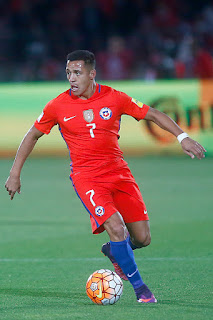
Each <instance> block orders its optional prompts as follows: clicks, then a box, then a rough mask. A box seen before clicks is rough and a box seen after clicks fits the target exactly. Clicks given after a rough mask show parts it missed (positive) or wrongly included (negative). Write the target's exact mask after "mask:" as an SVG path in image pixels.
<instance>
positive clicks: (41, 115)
mask: <svg viewBox="0 0 213 320" xmlns="http://www.w3.org/2000/svg"><path fill="white" fill-rule="evenodd" d="M43 115H44V112H43V111H42V113H41V114H40V116H39V117H38V119H37V121H38V122H40V121H41V118H42V117H43Z"/></svg>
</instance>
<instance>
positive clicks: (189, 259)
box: [0, 257, 213, 263]
mask: <svg viewBox="0 0 213 320" xmlns="http://www.w3.org/2000/svg"><path fill="white" fill-rule="evenodd" d="M212 258H213V257H150V258H148V257H147V258H142V257H136V261H202V260H205V261H206V260H212ZM104 260H106V258H95V257H91V258H0V262H32V263H34V262H38V263H42V262H78V261H104Z"/></svg>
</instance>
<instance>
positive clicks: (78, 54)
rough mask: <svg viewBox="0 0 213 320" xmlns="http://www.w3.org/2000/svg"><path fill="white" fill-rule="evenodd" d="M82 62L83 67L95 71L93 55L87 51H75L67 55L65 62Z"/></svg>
mask: <svg viewBox="0 0 213 320" xmlns="http://www.w3.org/2000/svg"><path fill="white" fill-rule="evenodd" d="M68 60H70V61H76V60H83V61H84V63H85V65H89V66H91V67H92V69H95V64H96V62H95V55H94V53H92V52H90V51H88V50H75V51H73V52H71V53H69V54H68V55H67V61H68Z"/></svg>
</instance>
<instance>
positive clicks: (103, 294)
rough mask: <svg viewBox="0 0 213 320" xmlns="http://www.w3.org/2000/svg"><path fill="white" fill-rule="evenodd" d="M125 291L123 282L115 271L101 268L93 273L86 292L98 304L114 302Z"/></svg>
mask: <svg viewBox="0 0 213 320" xmlns="http://www.w3.org/2000/svg"><path fill="white" fill-rule="evenodd" d="M122 292H123V282H122V280H121V278H120V277H119V276H118V275H117V274H116V273H115V272H113V271H110V270H108V269H100V270H97V271H95V272H93V274H91V275H90V276H89V278H88V280H87V283H86V293H87V295H88V297H89V298H90V299H91V300H92V302H94V303H96V304H102V305H107V304H114V303H115V302H117V301H118V300H119V299H120V297H121V295H122Z"/></svg>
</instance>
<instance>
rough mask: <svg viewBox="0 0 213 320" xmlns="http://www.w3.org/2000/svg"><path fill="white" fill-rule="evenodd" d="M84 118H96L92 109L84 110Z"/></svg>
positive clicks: (90, 119)
mask: <svg viewBox="0 0 213 320" xmlns="http://www.w3.org/2000/svg"><path fill="white" fill-rule="evenodd" d="M83 116H84V120H85V121H86V122H92V121H93V119H94V113H93V110H92V109H89V110H84V111H83Z"/></svg>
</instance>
